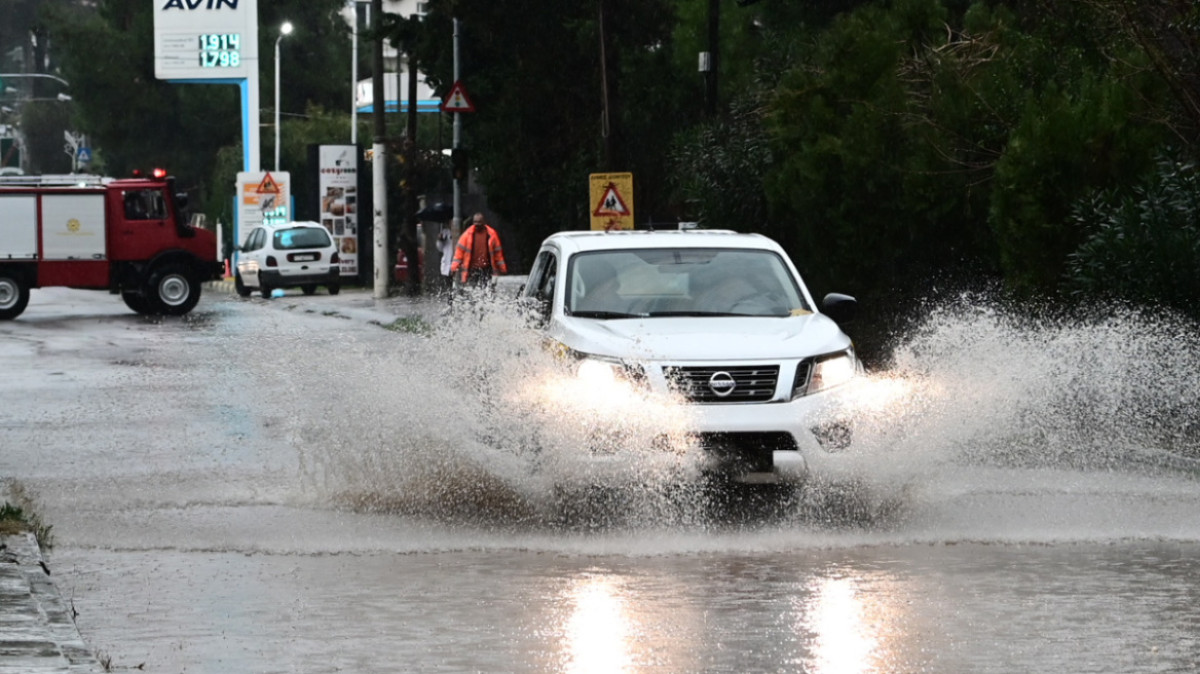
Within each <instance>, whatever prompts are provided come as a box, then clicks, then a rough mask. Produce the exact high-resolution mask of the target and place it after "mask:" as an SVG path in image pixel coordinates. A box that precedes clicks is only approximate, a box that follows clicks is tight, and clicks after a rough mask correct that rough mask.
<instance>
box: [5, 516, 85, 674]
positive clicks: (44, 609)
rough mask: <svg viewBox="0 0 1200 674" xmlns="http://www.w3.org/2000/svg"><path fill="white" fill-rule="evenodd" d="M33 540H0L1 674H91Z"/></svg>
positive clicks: (68, 614)
mask: <svg viewBox="0 0 1200 674" xmlns="http://www.w3.org/2000/svg"><path fill="white" fill-rule="evenodd" d="M51 571H52V569H50V568H49V567H48V566H46V562H45V560H44V559H43V558H42V553H41V550H40V549H39V548H38V544H37V541H36V540H35V539H34V537H33V534H31V533H24V534H17V535H13V536H0V674H43V673H45V674H84V673H87V674H92V673H93V672H103V671H104V669H103V667H101V665H100V663H99V662H98V661H97V660H96V658H95V656H94V655H93V654H92V652H91V651H90V650H89V649H88V647H87V645H86V644H84V642H83V637H81V636H80V635H79V629H78V628H77V627H76V626H75V621H74V618H73V615H72V612H73V608H72V607H71V606H69V605H67V604H66V603H64V602H63V599H62V596H61V595H59V593H58V589H57V588H55V586H54V583H53V580H52V579H51V576H50V573H51Z"/></svg>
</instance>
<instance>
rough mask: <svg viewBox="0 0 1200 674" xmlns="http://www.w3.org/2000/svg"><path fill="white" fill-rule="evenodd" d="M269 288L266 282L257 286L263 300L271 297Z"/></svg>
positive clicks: (260, 280) (260, 281) (260, 278)
mask: <svg viewBox="0 0 1200 674" xmlns="http://www.w3.org/2000/svg"><path fill="white" fill-rule="evenodd" d="M258 282H259V283H262V277H261V276H260V277H259V279H258ZM271 290H273V289H272V288H271V286H269V285H267V284H266V283H262V285H261V286H259V288H258V294H260V295H262V298H263V299H264V300H269V299H271Z"/></svg>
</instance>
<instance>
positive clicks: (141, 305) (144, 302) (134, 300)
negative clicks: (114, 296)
mask: <svg viewBox="0 0 1200 674" xmlns="http://www.w3.org/2000/svg"><path fill="white" fill-rule="evenodd" d="M121 299H122V300H124V301H125V306H127V307H129V308H130V309H133V310H134V311H136V312H137V313H139V314H142V315H148V314H153V313H154V307H153V306H152V304H151V302H150V298H148V297H146V296H145V295H143V294H141V293H130V292H123V293H121Z"/></svg>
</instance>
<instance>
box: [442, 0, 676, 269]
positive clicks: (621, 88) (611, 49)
mask: <svg viewBox="0 0 1200 674" xmlns="http://www.w3.org/2000/svg"><path fill="white" fill-rule="evenodd" d="M429 6H430V11H429V14H428V16H427V17H426V19H425V21H426V23H427V29H428V30H426V31H424V32H425V37H424V38H423V41H422V43H421V45H420V48H419V50H418V51H419V53H418V56H419V59H420V62H421V63H422V64H426V66H425V68H426V72H427V73H428V74H429V75H430V79H431V81H432V82H433V83H434V84H435V87H436V88H437V90H438V91H440V92H443V93H444V92H447V91H448V90H449V87H450V85H451V84H452V82H453V72H454V71H453V40H452V34H453V33H452V18H458V19H459V20H461V22H462V40H461V63H462V80H463V81H464V83H465V85H466V87H467V90H468V91H469V92H470V95H471V98H472V101H473V102H474V104H475V106H476V109H477V111H476V112H475V113H472V114H469V115H466V120H465V122H464V124H463V128H464V145H466V146H467V147H469V148H470V151H471V157H472V163H473V165H474V166H475V167H476V168H477V171H478V175H479V177H480V179H481V181H482V183H483V184H484V185H486V186H487V190H488V198H489V203H490V204H491V206H492V208H493V209H494V210H496V211H497V212H498V213H500V214H501V215H502V216H504V217H505V218H506V219H507V220H508V221H510V222H512V223H514V230H515V232H514V233H515V234H516V237H517V240H518V242H519V244H518V245H519V247H520V248H521V249H524V250H530V249H533V248H535V247H536V245H537V244H538V243H539V242H540V241H541V239H542V238H543V237H545V236H546V235H547V234H548V233H550V232H553V231H557V230H561V229H585V228H587V227H588V226H589V225H588V223H589V217H590V212H589V205H588V204H587V200H588V183H587V176H588V174H589V173H592V172H596V171H599V170H602V169H601V167H602V166H604V165H605V163H606V162H605V156H606V143H605V138H604V137H603V136H602V133H603V126H602V125H603V120H602V117H601V115H602V112H603V111H604V88H603V87H602V82H601V72H602V69H601V57H600V31H599V16H600V14H599V7H600V4H599V3H593V2H588V3H564V2H560V1H558V0H530V1H528V2H524V3H519V4H516V5H514V4H511V3H510V4H499V3H494V2H489V1H487V0H454V1H451V0H432V1H431V2H430V4H429ZM604 6H605V11H606V16H607V17H608V20H607V22H606V24H605V26H606V31H609V33H608V42H607V44H606V53H607V54H608V56H609V59H610V63H609V68H608V72H609V81H608V96H609V99H608V100H609V109H610V116H609V120H610V121H609V127H608V128H609V132H610V133H611V134H612V136H611V137H610V138H609V139H608V140H609V143H610V144H609V145H607V147H608V150H607V154H608V159H607V165H608V167H609V168H610V169H611V170H632V171H633V172H634V180H635V185H634V189H635V193H636V194H635V199H636V205H635V213H636V214H637V216H638V219H639V221H643V220H645V219H647V218H651V217H654V216H655V214H658V213H666V212H669V211H670V210H671V209H670V205H669V202H670V192H669V189H668V186H667V184H666V178H665V171H664V170H663V168H662V167H663V166H664V163H665V161H666V157H667V154H668V152H667V148H668V147H669V142H670V138H671V135H672V133H671V131H670V130H671V129H672V128H673V126H674V124H675V123H676V120H677V112H678V110H679V109H680V105H681V101H682V99H683V96H682V94H680V93H677V92H678V91H679V89H678V85H677V81H678V80H679V78H680V75H679V73H677V72H675V71H674V70H673V66H672V64H671V61H670V57H669V54H670V53H671V50H670V48H669V41H670V31H671V27H672V25H673V24H672V14H671V11H670V6H669V5H668V4H667V3H666V1H665V0H651V1H649V2H645V1H642V2H639V1H635V0H604ZM693 68H694V66H693Z"/></svg>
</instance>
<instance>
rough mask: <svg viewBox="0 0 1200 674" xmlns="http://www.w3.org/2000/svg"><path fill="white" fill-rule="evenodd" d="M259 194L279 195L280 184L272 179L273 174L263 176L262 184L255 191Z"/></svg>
mask: <svg viewBox="0 0 1200 674" xmlns="http://www.w3.org/2000/svg"><path fill="white" fill-rule="evenodd" d="M254 191H255V192H257V193H258V194H279V192H280V190H279V184H278V183H276V182H275V179H274V178H272V177H271V174H270V173H268V174H267V175H265V176H263V179H262V182H261V183H259V184H258V189H256V190H254Z"/></svg>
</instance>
